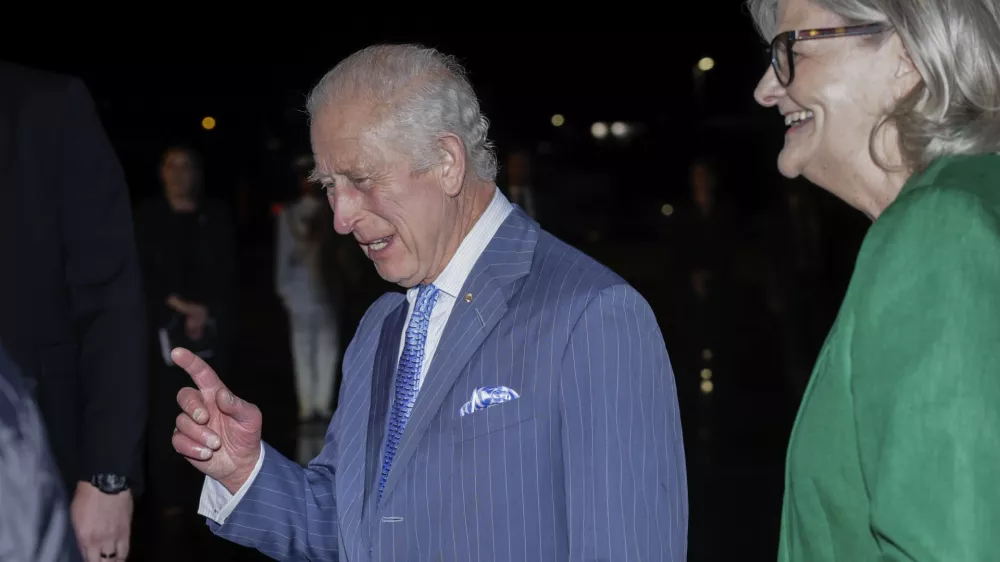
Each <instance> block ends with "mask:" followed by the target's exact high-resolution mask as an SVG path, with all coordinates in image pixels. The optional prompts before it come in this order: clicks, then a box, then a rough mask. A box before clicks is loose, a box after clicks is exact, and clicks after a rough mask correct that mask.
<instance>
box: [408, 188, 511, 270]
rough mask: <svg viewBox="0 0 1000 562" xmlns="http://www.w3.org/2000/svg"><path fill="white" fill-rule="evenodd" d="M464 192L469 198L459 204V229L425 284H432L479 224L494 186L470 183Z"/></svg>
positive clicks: (487, 206)
mask: <svg viewBox="0 0 1000 562" xmlns="http://www.w3.org/2000/svg"><path fill="white" fill-rule="evenodd" d="M463 189H464V190H469V191H468V193H469V196H468V197H467V198H466V199H465V200H464V201H462V202H461V203H459V209H458V212H459V215H460V216H461V218H460V219H459V221H458V225H459V228H457V229H456V230H455V233H454V234H453V235H452V238H451V239H450V240H449V241H448V249H447V251H446V252H445V255H444V259H442V260H441V268H440V270H439V271H437V272H436V273H435V274H434V275H433V276H431V277H430V278H428V279H427V280H426V281H425V283H433V282H434V281H435V280H436V279H437V278H438V276H439V275H441V272H443V271H444V270H445V268H447V267H448V264H449V263H450V262H451V260H452V258H454V257H455V252H457V251H458V247H459V246H461V245H462V241H463V240H465V237H466V236H468V235H469V233H470V232H472V229H473V228H474V227H475V226H476V223H477V222H479V219H480V218H481V217H482V216H483V213H485V212H486V209H487V208H489V206H490V203H491V202H492V201H493V197H494V196H495V195H496V186H494V185H493V184H492V183H490V184H487V183H485V182H481V181H477V182H475V183H470V184H469V185H466V186H465V187H464V188H463Z"/></svg>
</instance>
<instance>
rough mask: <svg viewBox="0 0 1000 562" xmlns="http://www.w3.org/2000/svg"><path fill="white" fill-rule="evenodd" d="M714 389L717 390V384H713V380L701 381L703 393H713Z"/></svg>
mask: <svg viewBox="0 0 1000 562" xmlns="http://www.w3.org/2000/svg"><path fill="white" fill-rule="evenodd" d="M713 390H715V385H714V384H712V381H701V393H702V394H711V393H712V391H713Z"/></svg>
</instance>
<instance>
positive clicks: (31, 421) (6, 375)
mask: <svg viewBox="0 0 1000 562" xmlns="http://www.w3.org/2000/svg"><path fill="white" fill-rule="evenodd" d="M0 560H6V561H10V562H21V561H24V562H28V561H31V562H75V561H77V560H82V558H81V556H80V547H79V546H78V545H77V542H76V537H75V536H74V534H73V525H72V523H71V522H70V518H69V510H68V509H67V506H66V490H65V489H64V488H63V483H62V477H61V476H60V475H59V470H58V468H57V467H56V464H55V461H54V460H53V459H52V454H51V451H50V449H49V441H48V435H47V431H46V430H45V424H44V422H42V417H41V415H40V414H39V412H38V407H37V405H36V404H35V401H34V399H33V398H32V397H31V395H30V394H29V392H28V388H27V386H25V381H24V379H23V378H22V377H21V372H20V370H19V369H18V368H17V367H16V366H15V365H14V363H13V361H11V359H10V357H8V356H7V352H6V351H5V350H4V348H3V346H2V345H0Z"/></svg>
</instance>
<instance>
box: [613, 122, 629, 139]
mask: <svg viewBox="0 0 1000 562" xmlns="http://www.w3.org/2000/svg"><path fill="white" fill-rule="evenodd" d="M611 134H612V135H614V136H616V137H624V136H625V135H626V134H628V125H626V124H625V123H622V122H621V121H615V122H614V123H612V124H611Z"/></svg>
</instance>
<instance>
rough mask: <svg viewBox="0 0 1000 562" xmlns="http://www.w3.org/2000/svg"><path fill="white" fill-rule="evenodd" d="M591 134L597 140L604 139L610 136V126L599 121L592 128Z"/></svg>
mask: <svg viewBox="0 0 1000 562" xmlns="http://www.w3.org/2000/svg"><path fill="white" fill-rule="evenodd" d="M590 134H592V135H594V138H595V139H603V138H604V137H606V136H608V126H607V125H605V124H604V123H601V122H600V121H598V122H597V123H594V124H593V125H591V126H590Z"/></svg>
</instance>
